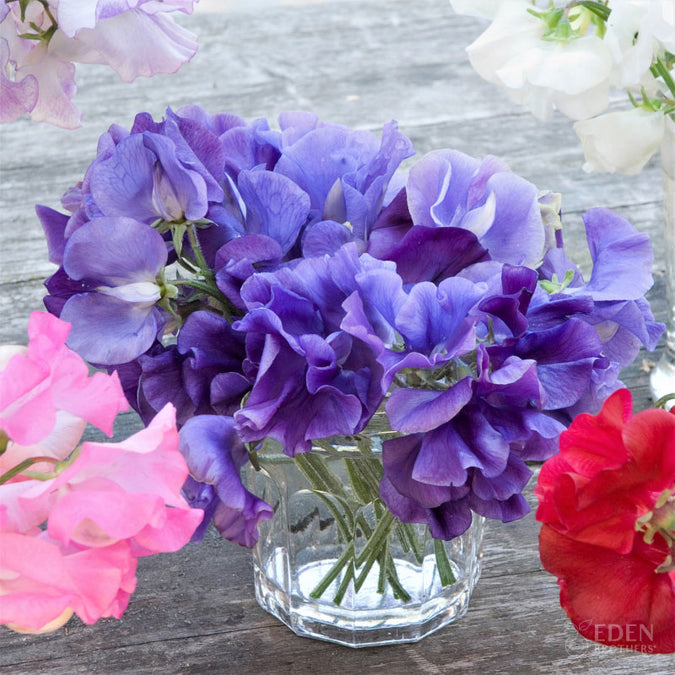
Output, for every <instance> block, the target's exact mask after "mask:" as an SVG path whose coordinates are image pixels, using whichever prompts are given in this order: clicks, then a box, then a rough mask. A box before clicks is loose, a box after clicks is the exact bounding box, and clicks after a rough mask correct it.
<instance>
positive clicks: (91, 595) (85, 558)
mask: <svg viewBox="0 0 675 675" xmlns="http://www.w3.org/2000/svg"><path fill="white" fill-rule="evenodd" d="M135 571H136V558H135V557H134V556H132V555H131V552H130V548H129V545H128V544H127V542H120V543H118V544H115V545H114V546H108V547H105V548H102V549H86V550H78V549H62V548H60V547H59V546H58V545H56V544H55V543H54V542H51V541H49V540H48V539H46V538H43V537H31V536H26V535H22V534H15V533H0V598H1V600H0V623H11V624H14V625H16V626H20V627H22V628H24V629H27V630H31V631H37V630H40V629H41V628H42V627H43V626H44V625H45V624H47V623H49V622H50V621H53V620H54V619H56V618H58V617H59V616H60V615H61V614H62V613H63V612H64V611H65V610H66V609H68V608H70V609H73V610H74V611H75V612H76V613H77V614H78V616H79V617H80V618H81V619H82V620H83V621H84V622H85V623H89V624H91V623H94V622H95V621H97V620H98V619H100V618H102V617H106V616H114V617H115V618H119V617H120V616H121V614H122V612H124V609H125V608H126V605H127V603H128V600H129V594H130V593H132V592H133V591H134V588H135V584H136V579H135Z"/></svg>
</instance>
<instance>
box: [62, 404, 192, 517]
mask: <svg viewBox="0 0 675 675" xmlns="http://www.w3.org/2000/svg"><path fill="white" fill-rule="evenodd" d="M175 414H176V413H175V409H174V407H173V406H172V405H171V404H167V405H166V406H165V407H164V408H162V410H161V411H160V412H159V413H158V414H157V415H156V416H155V418H154V419H153V420H152V421H151V422H150V424H149V425H148V426H147V427H146V428H145V429H142V430H141V431H139V432H138V433H136V434H134V435H133V436H130V437H129V438H127V439H126V440H124V441H121V442H119V443H91V442H88V443H84V444H83V446H82V452H81V454H80V456H79V458H78V460H77V463H76V464H74V465H73V466H71V467H70V468H69V469H67V470H66V471H65V472H64V473H63V474H62V475H61V476H59V478H58V484H59V485H62V484H65V483H67V482H70V483H76V482H78V480H79V479H78V476H81V475H87V476H89V475H92V474H94V473H96V474H98V475H102V476H105V477H106V478H109V479H110V480H113V481H115V482H116V483H117V484H118V485H121V486H122V487H123V488H124V489H125V490H126V491H127V492H139V493H151V494H155V495H159V496H160V497H161V498H162V499H163V500H164V501H165V503H166V504H169V505H172V506H180V507H181V508H184V507H185V504H186V503H185V501H184V500H183V498H182V497H181V496H180V490H181V488H182V486H183V483H184V482H185V479H186V478H187V475H188V468H187V464H186V463H185V459H184V458H183V456H182V455H181V454H180V452H179V451H178V440H179V439H178V431H177V430H176V424H175Z"/></svg>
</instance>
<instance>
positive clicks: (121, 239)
mask: <svg viewBox="0 0 675 675" xmlns="http://www.w3.org/2000/svg"><path fill="white" fill-rule="evenodd" d="M166 261H167V251H166V246H165V244H164V240H163V239H162V237H161V236H160V235H159V234H158V233H157V232H156V231H155V230H153V229H152V228H151V227H148V226H147V225H144V224H143V223H140V222H138V221H136V220H132V219H131V218H107V217H103V218H95V219H94V220H92V221H90V222H89V223H87V224H86V225H84V226H82V227H80V228H79V229H78V230H77V231H76V232H75V233H74V234H73V235H72V236H71V237H70V238H69V239H68V242H67V243H66V245H65V248H64V253H63V265H62V269H61V270H59V271H58V272H57V273H56V274H55V275H54V277H52V279H51V280H50V282H48V290H49V291H50V294H53V295H55V296H56V298H57V301H56V302H55V303H54V304H52V305H51V306H50V304H49V302H48V301H47V300H46V301H45V302H46V304H47V306H48V307H49V308H50V309H52V310H53V309H55V308H57V307H59V305H60V311H59V316H60V317H61V319H63V320H64V321H68V322H69V323H71V324H72V329H71V331H70V334H69V336H68V346H69V347H70V348H71V349H73V350H75V351H76V352H78V353H79V354H80V355H81V356H82V357H83V358H85V359H86V360H88V361H90V362H91V363H96V364H101V365H109V364H115V363H126V362H127V361H131V360H132V359H134V358H136V357H137V356H139V355H140V354H142V353H143V352H145V351H146V350H147V349H149V348H150V346H151V345H152V343H153V342H154V341H155V338H156V337H157V335H158V333H159V332H160V330H161V329H162V326H163V325H164V316H163V314H162V311H161V310H160V309H159V308H158V307H157V302H158V301H159V300H160V299H161V298H162V293H163V290H162V288H160V286H159V285H158V284H157V275H158V274H159V273H160V271H161V270H162V269H163V267H164V265H165V264H166ZM64 300H65V302H63V301H64ZM62 302H63V304H62V305H61V303H62Z"/></svg>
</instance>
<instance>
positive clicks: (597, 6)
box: [578, 0, 612, 21]
mask: <svg viewBox="0 0 675 675" xmlns="http://www.w3.org/2000/svg"><path fill="white" fill-rule="evenodd" d="M578 4H579V5H581V7H585V8H586V9H587V10H588V11H589V12H593V14H595V15H596V16H599V17H600V18H601V19H602V20H603V21H607V19H609V15H610V14H611V13H612V10H611V9H610V8H609V7H607V5H605V4H603V3H602V2H595V1H594V0H581V1H580V2H579V3H578Z"/></svg>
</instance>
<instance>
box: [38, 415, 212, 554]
mask: <svg viewBox="0 0 675 675" xmlns="http://www.w3.org/2000/svg"><path fill="white" fill-rule="evenodd" d="M175 416H176V412H175V409H174V407H173V406H172V405H170V404H167V405H166V406H165V407H164V408H163V409H162V410H161V411H160V412H159V413H158V414H157V416H156V417H155V418H154V419H153V420H152V422H151V423H150V424H149V425H148V427H147V428H146V429H143V430H142V431H139V432H138V433H137V434H134V435H133V436H131V437H130V438H128V439H127V440H126V441H122V442H121V443H84V444H83V445H82V452H81V453H80V455H79V456H78V458H77V461H76V462H75V463H74V464H73V465H72V466H70V467H69V468H68V469H66V470H65V471H64V472H63V473H62V474H60V475H59V476H58V477H57V478H56V479H54V481H53V482H52V483H51V484H49V485H48V486H46V487H47V489H48V490H50V491H53V490H58V491H62V492H63V493H64V494H63V496H62V497H60V498H59V500H58V502H57V503H56V504H55V505H54V507H53V508H52V509H51V512H50V515H49V523H48V528H47V531H48V533H49V536H50V537H52V538H54V539H56V540H59V541H62V542H63V543H64V544H69V543H71V542H72V543H75V544H78V545H80V546H90V547H100V546H108V545H110V544H111V543H114V542H117V541H120V540H129V541H130V543H131V546H132V551H133V553H134V555H136V556H144V555H151V554H153V553H160V552H169V551H176V550H178V549H179V548H182V547H183V546H184V545H185V544H186V543H187V542H188V541H189V540H190V538H191V537H192V534H193V532H194V531H195V529H196V528H197V526H198V525H199V523H200V522H201V520H202V516H203V512H202V511H201V510H199V509H191V508H190V507H189V505H188V504H187V502H186V501H185V500H184V499H183V497H182V496H181V495H180V491H181V488H182V486H183V483H184V482H185V480H186V478H187V476H188V468H187V464H186V463H185V459H184V458H183V456H182V455H181V454H180V452H179V451H178V431H177V429H176V421H175ZM64 488H67V489H64ZM36 498H37V499H40V498H41V495H36ZM112 503H114V505H115V508H114V509H111V508H110V504H112Z"/></svg>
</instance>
